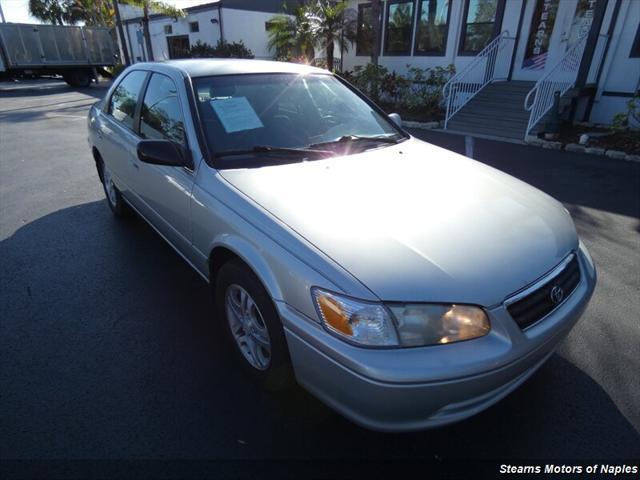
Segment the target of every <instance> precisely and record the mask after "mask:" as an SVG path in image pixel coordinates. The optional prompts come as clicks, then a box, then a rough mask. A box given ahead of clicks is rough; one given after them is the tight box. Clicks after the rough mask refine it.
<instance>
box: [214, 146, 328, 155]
mask: <svg viewBox="0 0 640 480" xmlns="http://www.w3.org/2000/svg"><path fill="white" fill-rule="evenodd" d="M250 153H286V154H296V155H301V154H306V155H308V154H311V155H332V156H333V155H335V152H332V151H330V150H319V149H315V148H308V147H304V148H292V147H272V146H271V145H256V146H255V147H253V148H248V149H246V150H225V151H222V152H218V153H216V154H215V156H216V157H218V158H220V157H229V156H232V155H247V154H250Z"/></svg>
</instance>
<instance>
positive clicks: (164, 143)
mask: <svg viewBox="0 0 640 480" xmlns="http://www.w3.org/2000/svg"><path fill="white" fill-rule="evenodd" d="M138 159H139V160H140V161H141V162H144V163H150V164H152V165H164V166H167V167H188V168H191V167H192V161H191V155H190V153H189V151H188V150H187V149H186V148H184V147H183V146H181V145H178V144H177V143H175V142H172V141H170V140H141V141H140V142H139V143H138Z"/></svg>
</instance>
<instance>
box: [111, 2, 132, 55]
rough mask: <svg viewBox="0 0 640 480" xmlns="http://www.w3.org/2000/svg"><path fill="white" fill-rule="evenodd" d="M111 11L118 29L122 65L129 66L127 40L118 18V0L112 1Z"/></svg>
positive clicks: (120, 20)
mask: <svg viewBox="0 0 640 480" xmlns="http://www.w3.org/2000/svg"><path fill="white" fill-rule="evenodd" d="M113 9H114V12H115V14H116V27H118V34H119V35H120V43H121V44H122V54H123V55H124V64H125V65H129V64H130V63H131V60H130V58H129V47H127V39H126V37H125V35H124V29H123V28H122V19H121V18H120V9H119V8H118V0H113Z"/></svg>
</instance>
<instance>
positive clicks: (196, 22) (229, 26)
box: [120, 0, 285, 62]
mask: <svg viewBox="0 0 640 480" xmlns="http://www.w3.org/2000/svg"><path fill="white" fill-rule="evenodd" d="M284 1H285V0H217V1H211V2H208V3H203V4H201V5H196V6H193V7H189V8H186V9H184V11H185V13H186V15H185V17H183V18H178V19H174V18H171V17H167V16H164V15H158V14H152V15H150V16H149V33H150V35H151V45H152V48H153V59H154V60H168V59H172V58H182V57H184V56H185V55H186V52H187V50H188V48H189V47H190V46H192V45H193V44H195V43H196V42H197V41H201V42H203V43H207V44H209V45H211V46H215V45H216V44H217V43H218V41H219V40H220V39H223V40H224V41H226V42H230V43H231V42H239V41H242V42H243V43H244V44H245V46H246V47H247V48H249V49H250V50H251V51H252V53H253V54H254V56H255V58H272V57H273V54H272V53H271V52H270V51H269V49H268V48H267V43H268V37H267V31H266V22H268V21H269V19H270V18H271V17H273V16H274V15H275V14H278V13H283V3H284ZM120 15H121V17H122V22H123V26H124V31H125V37H126V42H127V46H128V49H129V53H130V56H131V61H132V62H141V61H146V60H147V59H148V55H147V52H146V48H145V47H144V36H143V28H142V11H141V9H139V8H133V7H131V6H129V5H120Z"/></svg>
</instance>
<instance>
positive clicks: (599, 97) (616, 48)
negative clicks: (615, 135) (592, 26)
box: [590, 0, 640, 123]
mask: <svg viewBox="0 0 640 480" xmlns="http://www.w3.org/2000/svg"><path fill="white" fill-rule="evenodd" d="M638 19H640V1H638V0H623V1H622V3H621V5H620V12H619V14H618V20H617V22H616V23H617V24H616V27H615V29H614V31H613V35H612V37H611V40H610V45H609V51H608V53H607V58H606V59H605V62H604V65H603V69H602V74H601V77H600V83H599V84H598V91H597V94H596V98H595V102H594V104H593V109H592V111H591V119H590V120H591V121H592V122H595V123H610V122H611V119H612V118H613V116H614V115H615V114H616V113H620V112H623V111H625V110H626V107H625V103H626V102H627V101H628V100H629V98H628V97H613V96H608V95H606V94H605V93H606V92H625V93H629V94H632V93H633V92H635V91H637V90H638V88H640V58H630V57H629V52H630V51H631V46H632V44H633V40H634V39H635V35H636V32H637V30H638Z"/></svg>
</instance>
